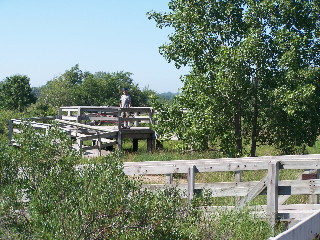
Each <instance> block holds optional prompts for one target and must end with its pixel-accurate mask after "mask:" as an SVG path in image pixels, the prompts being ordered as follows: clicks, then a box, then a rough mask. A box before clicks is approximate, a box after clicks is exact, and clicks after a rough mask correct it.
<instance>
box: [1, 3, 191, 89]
mask: <svg viewBox="0 0 320 240" xmlns="http://www.w3.org/2000/svg"><path fill="white" fill-rule="evenodd" d="M168 2H169V0H135V1H133V0H28V1H26V0H0V32H1V37H0V80H4V78H5V77H7V76H11V75H14V74H24V75H27V76H28V77H29V78H30V83H31V86H32V87H39V86H42V85H44V84H46V82H47V81H49V80H51V79H53V78H54V77H57V76H59V75H60V74H62V73H64V72H65V71H66V70H68V69H70V68H71V67H72V66H74V65H75V64H79V66H80V69H81V70H83V71H90V72H92V73H94V72H97V71H105V72H116V71H125V72H131V73H133V79H134V82H135V83H138V84H139V86H140V87H141V88H143V87H145V86H149V88H151V89H153V90H155V91H157V92H159V93H161V92H167V91H171V92H176V91H178V89H179V88H180V87H182V83H181V81H180V79H179V77H180V75H183V74H186V73H187V70H186V69H180V70H177V69H176V68H175V66H174V64H173V63H167V62H166V60H165V59H164V57H163V56H161V55H160V54H159V50H158V48H159V46H161V45H162V44H164V43H167V42H168V41H169V40H168V38H167V36H168V34H170V29H158V28H156V26H155V22H154V21H152V20H148V18H147V16H146V12H148V11H150V10H155V11H158V12H164V11H168Z"/></svg>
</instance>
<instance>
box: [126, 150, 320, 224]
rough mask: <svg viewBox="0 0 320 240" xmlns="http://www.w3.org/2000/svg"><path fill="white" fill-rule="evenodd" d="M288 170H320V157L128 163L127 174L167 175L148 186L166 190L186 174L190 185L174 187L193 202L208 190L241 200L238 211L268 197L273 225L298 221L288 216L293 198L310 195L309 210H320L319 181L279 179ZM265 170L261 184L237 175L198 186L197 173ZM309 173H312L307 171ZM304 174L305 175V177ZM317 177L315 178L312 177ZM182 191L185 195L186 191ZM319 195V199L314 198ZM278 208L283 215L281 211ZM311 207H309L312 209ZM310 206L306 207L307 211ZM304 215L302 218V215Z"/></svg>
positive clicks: (216, 195)
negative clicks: (161, 181) (175, 177)
mask: <svg viewBox="0 0 320 240" xmlns="http://www.w3.org/2000/svg"><path fill="white" fill-rule="evenodd" d="M286 169H301V172H303V171H304V170H306V169H314V170H318V169H320V155H294V156H293V155H292V156H277V157H273V156H270V157H269V156H265V157H255V158H252V157H247V158H223V159H199V160H175V161H156V162H154V161H151V162H126V163H125V164H124V172H125V173H126V174H127V175H150V174H151V175H154V174H166V175H167V184H148V185H146V186H145V187H150V188H164V187H167V186H168V185H171V186H172V185H174V181H173V178H172V176H173V174H175V173H182V174H186V175H187V181H188V183H187V184H178V185H174V186H176V187H177V188H179V189H181V190H183V191H186V192H187V194H186V195H185V197H187V198H188V201H189V202H191V201H192V199H193V198H194V196H195V194H196V193H199V192H201V191H203V190H204V189H207V190H209V193H210V195H211V197H227V196H233V197H236V198H240V199H239V201H238V202H236V204H237V206H236V207H237V208H242V207H244V206H246V205H248V204H249V203H250V202H251V201H252V200H253V199H255V198H256V197H257V196H258V195H266V198H267V199H266V202H267V205H266V207H265V208H266V213H267V215H266V216H267V218H268V219H269V221H270V224H271V225H274V224H275V222H276V220H277V219H279V218H291V219H292V218H295V215H294V213H290V212H289V213H285V212H284V210H282V209H284V208H285V205H283V203H284V202H285V200H286V199H288V197H290V196H292V195H305V194H306V195H310V196H313V197H311V198H310V199H311V200H312V201H313V202H311V205H312V206H311V205H310V207H311V208H316V209H320V205H318V199H317V195H318V194H320V180H319V179H308V180H300V179H301V178H299V179H297V180H285V179H284V180H283V179H282V180H280V179H279V171H280V170H286ZM248 170H251V171H257V170H265V171H266V175H265V176H264V177H263V178H262V179H261V180H260V181H250V182H240V179H241V177H239V176H237V177H236V179H237V180H235V181H234V182H215V183H197V182H196V181H195V179H196V177H195V176H196V174H197V173H208V172H230V171H231V172H234V173H237V174H241V172H242V171H248ZM308 172H310V170H308ZM306 173H307V172H306ZM306 173H305V174H306ZM312 176H314V175H312ZM183 191H182V192H183ZM314 196H316V198H315V197H314ZM279 207H280V209H281V212H279ZM310 207H309V208H310ZM307 208H308V206H307V205H306V209H307ZM301 216H302V215H301Z"/></svg>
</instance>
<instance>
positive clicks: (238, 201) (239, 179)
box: [234, 171, 242, 207]
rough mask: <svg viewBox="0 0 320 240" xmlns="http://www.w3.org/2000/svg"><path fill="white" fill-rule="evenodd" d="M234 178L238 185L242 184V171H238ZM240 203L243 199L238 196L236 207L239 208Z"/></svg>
mask: <svg viewBox="0 0 320 240" xmlns="http://www.w3.org/2000/svg"><path fill="white" fill-rule="evenodd" d="M234 178H235V181H236V183H239V182H241V178H242V171H236V172H235V176H234ZM240 201H241V197H239V196H236V197H235V205H236V207H239V205H240Z"/></svg>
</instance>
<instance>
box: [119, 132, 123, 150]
mask: <svg viewBox="0 0 320 240" xmlns="http://www.w3.org/2000/svg"><path fill="white" fill-rule="evenodd" d="M118 149H119V150H122V136H121V130H119V132H118Z"/></svg>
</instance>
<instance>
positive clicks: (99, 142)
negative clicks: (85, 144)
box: [97, 132, 102, 156]
mask: <svg viewBox="0 0 320 240" xmlns="http://www.w3.org/2000/svg"><path fill="white" fill-rule="evenodd" d="M97 135H98V150H99V156H101V150H102V142H101V136H100V133H99V132H97Z"/></svg>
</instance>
